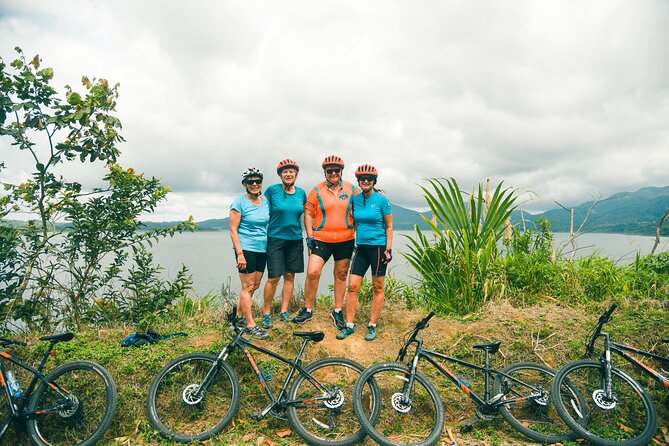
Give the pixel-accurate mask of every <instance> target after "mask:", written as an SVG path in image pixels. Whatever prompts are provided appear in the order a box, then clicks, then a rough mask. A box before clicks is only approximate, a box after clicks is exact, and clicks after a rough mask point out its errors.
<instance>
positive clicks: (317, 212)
mask: <svg viewBox="0 0 669 446" xmlns="http://www.w3.org/2000/svg"><path fill="white" fill-rule="evenodd" d="M357 194H358V190H357V189H356V188H355V186H353V185H352V184H351V183H349V182H348V181H340V182H339V187H337V188H334V187H328V186H327V181H322V182H320V183H318V184H317V185H316V186H315V187H314V188H313V189H311V191H310V192H309V196H308V197H307V202H306V203H305V204H304V211H305V212H306V213H308V214H309V215H311V216H312V217H313V219H314V220H313V230H314V233H313V236H314V238H315V239H316V240H320V241H321V242H326V243H338V242H347V241H349V240H353V239H354V238H355V231H354V229H353V216H352V215H351V203H352V199H353V195H357Z"/></svg>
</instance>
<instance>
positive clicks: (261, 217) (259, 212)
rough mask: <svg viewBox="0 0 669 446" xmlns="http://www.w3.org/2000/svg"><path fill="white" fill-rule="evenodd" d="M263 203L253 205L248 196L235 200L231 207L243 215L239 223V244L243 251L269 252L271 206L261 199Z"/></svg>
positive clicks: (264, 199) (263, 198) (241, 196)
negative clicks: (268, 237)
mask: <svg viewBox="0 0 669 446" xmlns="http://www.w3.org/2000/svg"><path fill="white" fill-rule="evenodd" d="M260 199H261V200H262V203H260V204H259V205H258V206H256V205H255V204H253V203H251V202H250V201H249V199H248V198H247V197H246V194H243V195H240V196H239V197H237V198H235V199H234V200H233V201H232V204H231V205H230V210H232V209H234V210H235V211H237V212H239V213H240V214H241V215H242V218H241V221H240V222H239V229H238V230H237V233H238V234H239V242H240V243H241V245H242V249H243V250H245V251H253V252H266V251H267V223H269V205H268V203H267V199H266V198H265V197H263V196H261V197H260Z"/></svg>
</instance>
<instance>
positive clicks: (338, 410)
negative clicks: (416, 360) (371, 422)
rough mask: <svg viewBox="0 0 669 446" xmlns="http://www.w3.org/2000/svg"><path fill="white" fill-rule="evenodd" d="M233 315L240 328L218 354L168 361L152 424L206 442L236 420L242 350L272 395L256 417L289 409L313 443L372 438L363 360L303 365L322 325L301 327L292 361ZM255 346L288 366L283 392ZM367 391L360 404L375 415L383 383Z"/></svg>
mask: <svg viewBox="0 0 669 446" xmlns="http://www.w3.org/2000/svg"><path fill="white" fill-rule="evenodd" d="M227 319H228V321H229V322H230V323H231V324H232V327H233V328H234V333H235V334H234V335H233V337H232V340H231V341H230V342H229V343H228V344H227V345H226V346H224V347H223V349H222V350H221V351H220V352H219V353H218V355H211V354H206V353H193V354H187V355H184V356H182V357H180V358H177V359H175V360H173V361H171V362H170V363H169V364H167V365H166V366H165V367H164V368H163V369H162V370H161V371H160V372H159V373H158V375H156V377H155V378H154V379H153V382H152V383H151V386H150V388H149V395H148V399H147V408H148V413H149V420H150V422H151V425H152V426H153V427H154V428H156V429H157V430H158V431H160V433H161V434H162V435H164V436H166V437H168V438H171V439H173V440H175V441H178V442H191V441H201V440H205V439H208V438H210V437H212V436H213V435H215V434H217V433H219V432H221V431H222V430H223V429H224V428H225V427H226V426H227V425H228V424H229V423H230V422H231V421H232V419H233V417H234V416H235V414H236V413H237V410H238V408H239V400H240V395H239V394H240V386H239V380H238V378H237V375H236V374H235V372H234V370H233V369H232V367H231V366H230V364H229V363H228V357H229V356H230V354H231V353H233V352H234V351H235V350H240V351H241V352H242V353H243V354H244V355H245V357H246V359H247V360H248V363H249V364H250V366H251V368H252V369H253V371H254V372H255V374H256V376H257V379H258V381H259V383H260V387H261V388H262V390H263V392H264V394H265V396H266V397H267V400H268V404H267V406H266V407H265V408H264V409H262V410H261V411H260V412H258V413H256V414H253V415H252V418H254V419H256V420H261V419H263V418H265V417H267V416H275V417H277V418H283V417H284V416H285V415H287V416H288V420H289V421H290V423H291V425H292V427H293V429H294V431H295V432H297V434H299V435H300V436H301V437H302V438H303V439H304V440H305V441H306V442H307V443H309V444H313V445H332V446H347V445H351V444H354V443H358V442H360V441H361V440H362V439H363V438H364V437H365V431H364V430H363V429H362V427H361V426H360V424H359V423H358V420H357V418H356V417H355V414H354V413H353V404H352V398H353V387H354V386H355V383H356V381H357V379H358V377H359V376H360V374H361V373H362V371H363V370H364V367H363V366H361V365H360V364H358V363H357V362H355V361H351V360H349V359H345V358H325V359H320V360H317V361H315V362H313V363H311V364H309V365H307V366H303V365H302V362H301V358H302V355H303V353H304V351H305V349H306V347H307V344H308V343H309V342H314V343H316V342H320V341H322V340H323V338H324V337H325V335H324V334H323V332H322V331H295V332H293V336H296V337H298V338H301V339H302V345H301V347H300V348H299V350H298V352H297V355H296V357H295V359H293V360H290V359H287V358H284V357H283V356H281V355H280V354H278V353H275V352H272V351H271V350H268V349H267V348H264V347H261V346H260V345H257V344H256V343H255V342H251V341H250V340H248V339H246V338H245V337H244V334H245V330H244V329H243V328H242V327H238V326H237V318H236V317H235V311H234V310H233V311H232V312H230V314H229V315H228V318H227ZM252 350H255V351H258V352H260V353H263V354H265V355H267V356H269V357H270V358H274V359H275V360H278V361H280V362H281V363H283V364H285V365H287V366H288V372H287V375H286V378H285V380H284V382H283V384H282V385H281V388H280V389H279V390H278V393H277V394H276V395H275V394H274V393H273V392H272V388H271V386H270V380H271V379H272V378H273V375H274V371H271V370H269V369H267V368H265V369H263V368H262V366H261V365H259V364H258V363H257V362H256V360H255V359H254V357H253V355H252V354H251V351H252ZM282 367H283V368H284V369H285V368H286V367H285V366H282ZM360 398H361V399H363V400H364V401H366V403H367V405H366V408H362V407H361V409H360V410H361V411H362V412H363V413H366V414H367V415H368V416H370V417H371V418H372V419H374V418H375V416H374V411H375V408H376V405H375V402H376V401H378V388H377V387H376V385H375V384H374V383H371V384H370V385H368V386H364V387H361V389H360Z"/></svg>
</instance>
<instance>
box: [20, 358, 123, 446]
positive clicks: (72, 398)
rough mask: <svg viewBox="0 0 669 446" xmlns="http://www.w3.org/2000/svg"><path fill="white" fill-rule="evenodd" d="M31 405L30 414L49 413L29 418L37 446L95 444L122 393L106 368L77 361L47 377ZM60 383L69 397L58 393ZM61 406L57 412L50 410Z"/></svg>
mask: <svg viewBox="0 0 669 446" xmlns="http://www.w3.org/2000/svg"><path fill="white" fill-rule="evenodd" d="M46 380H47V382H48V385H47V383H44V382H42V383H41V384H40V385H39V387H38V388H37V390H36V391H35V393H34V394H33V396H32V397H31V398H30V403H29V404H28V411H29V412H39V411H46V412H45V413H44V414H42V415H37V416H34V417H31V418H28V420H27V422H26V427H27V428H28V435H30V439H31V440H32V442H33V444H35V445H38V446H50V445H65V444H66V445H81V446H84V445H93V444H95V443H97V442H98V440H100V438H102V436H103V435H104V433H105V432H106V431H107V429H108V428H109V425H110V424H111V422H112V418H113V417H114V413H115V412H116V403H117V401H118V394H117V392H116V385H115V384H114V380H113V379H112V377H111V376H110V375H109V372H107V370H105V369H104V367H102V366H100V365H98V364H95V363H94V362H88V361H74V362H70V363H67V364H63V365H62V366H60V367H58V368H56V369H55V370H54V371H53V372H51V373H49V374H48V375H47V376H46ZM54 384H56V385H57V386H58V388H60V389H62V390H63V391H64V392H65V394H66V396H63V395H61V394H60V393H58V392H56V390H54V387H55V386H53V385H54ZM55 407H59V409H58V410H57V411H54V412H51V411H50V409H52V408H55Z"/></svg>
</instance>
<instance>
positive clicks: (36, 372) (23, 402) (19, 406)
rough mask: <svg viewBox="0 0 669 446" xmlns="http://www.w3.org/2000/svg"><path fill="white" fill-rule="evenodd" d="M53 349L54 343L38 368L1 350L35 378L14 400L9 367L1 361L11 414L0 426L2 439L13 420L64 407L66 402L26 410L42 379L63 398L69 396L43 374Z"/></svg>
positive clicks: (0, 371) (0, 375)
mask: <svg viewBox="0 0 669 446" xmlns="http://www.w3.org/2000/svg"><path fill="white" fill-rule="evenodd" d="M52 350H53V344H51V345H50V348H49V349H48V350H47V352H46V353H45V354H44V356H43V357H42V361H41V362H40V364H39V366H38V367H37V368H33V367H31V366H29V365H27V364H24V363H22V362H21V361H19V360H18V359H15V358H14V357H12V356H11V355H10V354H9V353H7V352H6V351H4V350H0V358H2V359H3V360H6V361H9V362H11V363H12V364H14V365H16V366H18V367H21V368H22V369H24V370H27V371H28V372H30V373H31V374H32V375H33V378H32V379H31V381H30V384H29V385H28V388H27V389H26V390H25V391H24V392H23V394H22V395H21V397H20V398H19V399H18V401H14V397H13V396H12V395H11V394H10V390H9V386H8V385H7V369H6V368H5V365H4V361H0V386H2V388H3V389H4V395H5V398H7V402H8V404H7V406H8V407H9V415H8V416H7V418H6V419H5V421H4V422H3V423H2V425H1V426H0V440H2V438H3V437H4V435H5V433H6V432H7V429H8V428H9V425H10V424H11V423H12V421H13V420H15V419H18V418H28V417H31V416H38V415H45V414H49V413H54V412H58V411H59V410H62V408H63V407H64V404H62V403H61V404H58V405H56V406H53V407H49V408H46V409H44V408H40V409H39V410H37V411H34V412H28V411H26V410H25V408H26V406H27V404H28V402H29V401H30V398H31V396H32V394H33V392H34V391H35V388H36V386H37V383H38V381H41V382H43V383H44V384H46V385H48V386H50V387H51V388H53V389H54V390H55V391H56V392H58V394H60V395H61V396H62V397H63V398H67V392H66V391H63V389H62V388H61V387H60V386H59V385H58V384H56V383H50V382H49V381H48V380H47V379H46V376H45V375H44V374H42V370H43V369H44V365H45V364H46V361H47V359H48V358H49V355H50V354H51V351H52Z"/></svg>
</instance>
